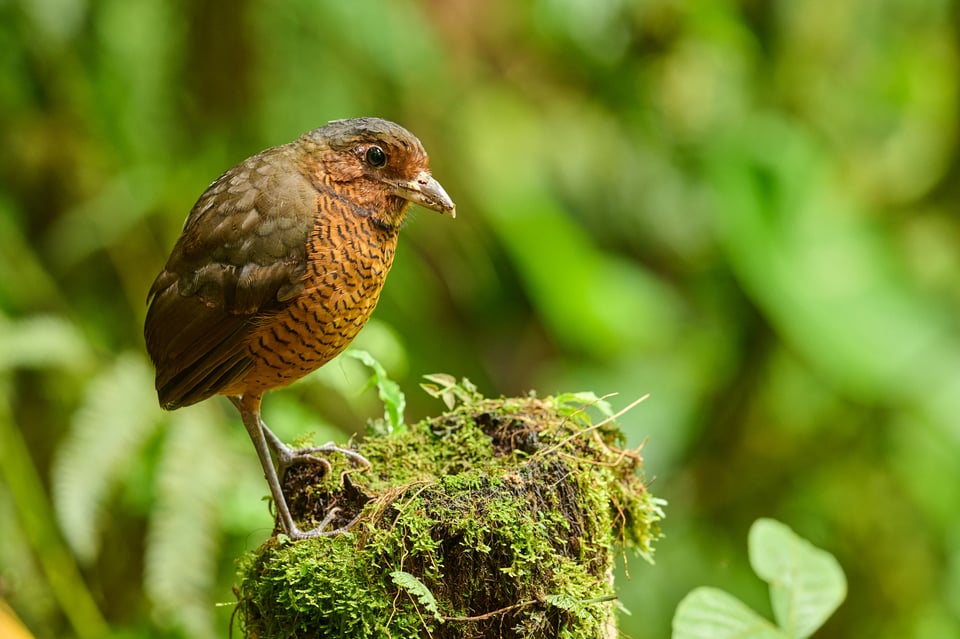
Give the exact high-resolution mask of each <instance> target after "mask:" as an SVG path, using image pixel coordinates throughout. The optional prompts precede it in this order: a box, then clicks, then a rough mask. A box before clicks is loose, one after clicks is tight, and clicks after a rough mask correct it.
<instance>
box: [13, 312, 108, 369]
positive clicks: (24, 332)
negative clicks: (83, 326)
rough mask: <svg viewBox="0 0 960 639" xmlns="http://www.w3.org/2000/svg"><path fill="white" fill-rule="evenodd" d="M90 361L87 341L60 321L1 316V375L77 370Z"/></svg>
mask: <svg viewBox="0 0 960 639" xmlns="http://www.w3.org/2000/svg"><path fill="white" fill-rule="evenodd" d="M92 359H93V358H92V355H91V351H90V347H89V345H88V343H87V340H86V339H85V338H84V336H83V335H82V334H81V333H80V331H79V330H78V329H77V327H76V326H75V325H74V324H72V323H71V322H69V321H67V320H65V319H63V318H60V317H55V316H52V315H34V316H32V317H27V318H25V319H20V320H10V319H9V318H6V317H4V316H3V315H0V372H2V371H5V370H11V369H14V368H42V367H54V368H66V369H77V368H82V367H84V366H86V365H88V364H89V363H90V362H91V361H92Z"/></svg>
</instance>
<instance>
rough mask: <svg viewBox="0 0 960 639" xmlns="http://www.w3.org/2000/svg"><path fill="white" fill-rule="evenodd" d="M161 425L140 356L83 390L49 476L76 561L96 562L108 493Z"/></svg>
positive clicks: (127, 358) (129, 356)
mask: <svg viewBox="0 0 960 639" xmlns="http://www.w3.org/2000/svg"><path fill="white" fill-rule="evenodd" d="M160 419H161V412H160V407H159V406H158V405H157V398H156V395H154V392H153V372H152V371H151V370H150V367H149V365H148V364H147V363H146V361H145V360H144V358H143V357H142V356H140V355H137V354H133V353H126V354H124V355H121V356H120V357H118V358H117V359H116V360H115V361H114V362H113V364H112V365H111V366H110V367H109V368H107V369H106V370H105V371H103V372H101V373H100V374H99V375H97V376H96V377H95V378H94V379H93V380H92V381H91V382H90V384H89V386H88V387H87V389H86V393H85V397H84V399H83V403H82V404H81V406H80V408H79V409H78V410H77V411H76V413H74V415H73V418H72V420H71V424H70V431H69V432H68V433H67V435H66V437H65V438H64V440H63V442H61V444H60V445H59V446H58V448H57V451H56V455H55V458H54V461H53V467H52V470H51V473H52V484H53V502H54V508H55V510H56V514H57V520H58V521H59V522H60V527H61V528H62V529H63V534H64V536H65V537H66V539H67V542H68V543H69V544H70V547H71V548H72V549H73V551H74V552H75V553H76V555H77V557H79V558H80V559H81V560H83V561H90V560H92V559H93V558H94V557H95V556H96V554H97V551H98V550H99V544H100V540H99V526H100V524H101V523H102V518H103V514H104V513H103V510H104V505H105V504H106V502H107V499H108V496H109V493H110V491H111V490H112V489H113V487H114V485H115V483H116V482H117V480H118V479H119V478H121V477H122V476H123V475H124V474H125V472H126V469H127V468H128V466H129V464H131V463H133V462H134V461H135V460H136V459H137V457H138V453H139V450H140V448H141V447H142V446H143V443H144V441H145V440H146V439H147V437H149V435H150V433H152V432H153V430H154V428H156V426H157V424H158V423H159V422H160Z"/></svg>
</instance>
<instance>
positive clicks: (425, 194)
mask: <svg viewBox="0 0 960 639" xmlns="http://www.w3.org/2000/svg"><path fill="white" fill-rule="evenodd" d="M393 193H394V195H397V196H399V197H402V198H403V199H405V200H409V201H411V202H413V203H414V204H419V205H420V206H422V207H425V208H428V209H433V210H434V211H438V212H439V213H449V214H450V217H457V207H456V205H454V203H453V200H451V199H450V196H449V195H447V192H446V191H444V190H443V187H442V186H440V183H439V182H437V181H436V180H435V179H434V178H433V176H432V175H430V174H429V173H427V172H426V171H420V172H419V173H418V174H417V177H415V178H413V179H412V180H400V181H397V182H394V183H393Z"/></svg>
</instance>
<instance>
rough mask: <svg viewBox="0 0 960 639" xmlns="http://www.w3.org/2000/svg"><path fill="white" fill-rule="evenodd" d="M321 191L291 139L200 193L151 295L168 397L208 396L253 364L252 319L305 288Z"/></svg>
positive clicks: (154, 338)
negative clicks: (248, 345) (300, 168)
mask: <svg viewBox="0 0 960 639" xmlns="http://www.w3.org/2000/svg"><path fill="white" fill-rule="evenodd" d="M316 196H317V191H316V190H315V189H314V188H313V186H312V185H311V184H310V182H309V180H308V179H307V178H306V177H305V176H303V175H302V174H301V173H300V171H298V170H297V165H296V158H295V157H294V152H293V150H292V149H291V148H290V147H289V145H287V146H284V147H275V148H273V149H268V150H266V151H264V152H262V153H260V154H258V155H256V156H253V157H252V158H250V159H248V160H246V161H244V162H243V163H241V164H239V165H237V166H236V167H234V168H232V169H230V170H229V171H227V172H226V173H225V174H223V175H222V176H221V177H220V178H219V179H217V181H216V182H214V183H213V184H211V185H210V187H209V188H208V189H207V190H206V191H205V192H204V194H203V195H201V196H200V199H199V200H198V201H197V203H196V204H195V205H194V207H193V210H192V211H191V212H190V215H189V217H188V218H187V221H186V224H185V225H184V229H183V234H182V235H181V236H180V239H179V240H178V241H177V244H176V246H175V247H174V249H173V252H172V254H171V256H170V259H169V260H168V262H167V265H166V266H165V267H164V269H163V271H162V272H161V273H160V275H159V276H158V277H157V279H156V281H155V282H154V283H153V286H152V287H151V289H150V293H149V296H148V299H149V301H150V307H149V309H148V311H147V319H146V324H145V326H144V337H145V339H146V344H147V350H148V352H149V353H150V357H151V358H152V359H153V362H154V364H155V365H156V368H157V380H156V381H157V393H158V395H159V398H160V404H161V405H163V406H164V407H167V408H176V407H178V406H186V405H189V404H193V403H195V402H198V401H200V400H203V399H206V398H207V397H210V396H211V395H213V394H215V393H216V392H217V391H218V390H219V389H221V388H223V387H225V386H226V385H228V384H229V383H230V382H232V381H235V380H237V379H239V378H240V377H241V376H242V375H243V374H244V373H245V372H246V371H247V370H249V368H250V367H251V366H252V364H253V362H252V361H251V360H250V357H249V354H248V351H247V348H246V345H245V338H246V337H247V335H248V332H249V330H250V328H251V326H253V325H254V324H255V323H256V322H257V320H258V319H259V318H263V317H264V316H268V315H270V314H271V313H274V312H276V311H278V310H279V309H281V308H283V307H284V306H285V305H286V304H287V303H289V301H290V300H292V299H293V298H295V297H296V296H297V294H298V293H300V292H301V291H302V290H303V286H304V283H303V279H304V275H305V273H306V268H307V243H308V241H309V238H310V232H311V230H312V229H313V225H314V219H315V210H316Z"/></svg>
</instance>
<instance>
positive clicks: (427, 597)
mask: <svg viewBox="0 0 960 639" xmlns="http://www.w3.org/2000/svg"><path fill="white" fill-rule="evenodd" d="M390 578H391V579H393V583H395V584H397V585H398V586H400V587H401V588H403V589H404V590H406V591H407V592H408V593H410V594H411V595H413V596H414V597H416V598H417V601H419V602H420V605H422V606H423V607H424V608H426V609H427V611H428V612H429V613H430V614H432V615H433V618H434V619H436V620H437V621H439V622H441V623H443V617H441V616H440V610H439V609H438V608H437V600H436V598H435V597H434V596H433V593H432V592H430V589H429V588H427V586H426V584H424V583H423V582H422V581H420V580H419V579H417V578H416V577H415V576H413V575H411V574H410V573H409V572H404V571H402V570H394V571H393V572H391V573H390Z"/></svg>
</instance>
